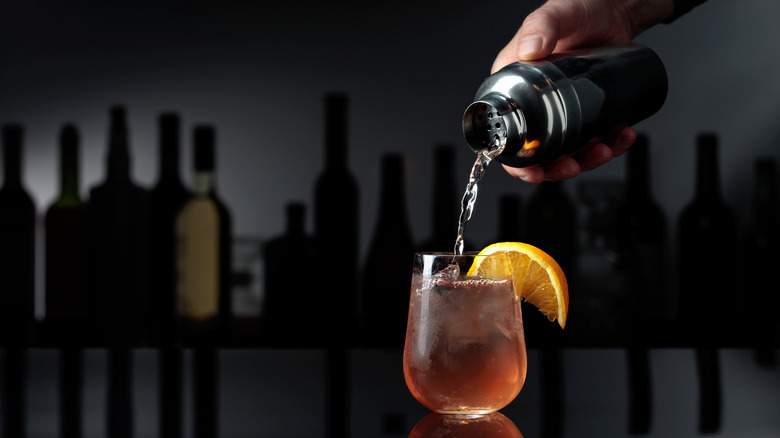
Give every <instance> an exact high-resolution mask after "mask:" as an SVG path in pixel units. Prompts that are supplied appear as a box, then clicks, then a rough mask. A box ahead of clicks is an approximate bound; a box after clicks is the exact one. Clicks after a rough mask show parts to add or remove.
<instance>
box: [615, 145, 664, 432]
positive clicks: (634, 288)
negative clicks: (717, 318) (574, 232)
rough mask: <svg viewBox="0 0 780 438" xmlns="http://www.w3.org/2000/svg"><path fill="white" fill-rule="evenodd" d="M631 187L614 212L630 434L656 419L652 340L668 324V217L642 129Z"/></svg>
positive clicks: (631, 163) (632, 154) (631, 159)
mask: <svg viewBox="0 0 780 438" xmlns="http://www.w3.org/2000/svg"><path fill="white" fill-rule="evenodd" d="M626 179H627V188H626V193H625V195H624V197H623V201H622V202H621V203H620V206H619V207H618V210H617V212H616V221H615V223H616V226H617V237H618V248H619V249H618V253H619V256H620V265H621V268H622V270H623V271H624V272H625V273H626V276H627V281H626V284H625V290H624V291H623V295H624V296H626V297H628V298H629V301H628V303H627V304H628V305H627V306H625V307H626V308H627V309H631V310H630V311H629V312H628V314H629V315H630V318H628V320H629V321H630V325H629V326H628V327H626V328H627V329H628V331H629V337H628V350H627V352H626V358H627V361H626V362H627V365H628V379H629V382H628V383H629V424H628V430H629V433H630V434H632V435H643V434H647V433H649V432H650V428H651V423H652V406H653V403H652V392H651V391H652V384H651V383H652V376H651V372H650V354H651V353H650V351H649V348H648V347H650V346H651V344H658V343H662V344H663V343H664V342H665V339H666V336H665V333H664V330H665V329H666V330H668V329H669V328H670V323H671V317H670V313H669V310H668V305H669V297H668V284H667V281H668V274H667V273H668V266H667V263H666V260H669V255H668V246H667V245H668V244H667V236H666V218H665V216H664V213H663V211H662V210H661V207H660V206H659V205H658V204H657V203H656V202H655V199H653V196H652V191H651V184H650V182H651V181H650V160H649V138H648V136H647V134H644V133H640V134H639V135H638V136H637V139H636V141H635V142H634V144H633V145H632V146H631V149H630V150H629V152H628V169H627V178H626Z"/></svg>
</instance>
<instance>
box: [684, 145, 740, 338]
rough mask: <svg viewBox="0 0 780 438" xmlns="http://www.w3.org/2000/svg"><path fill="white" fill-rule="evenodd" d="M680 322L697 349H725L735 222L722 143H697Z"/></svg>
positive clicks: (686, 220)
mask: <svg viewBox="0 0 780 438" xmlns="http://www.w3.org/2000/svg"><path fill="white" fill-rule="evenodd" d="M677 227H678V228H677V236H678V239H679V241H678V245H679V247H678V251H679V253H678V260H679V274H680V277H679V288H680V289H679V295H680V300H681V302H680V314H681V317H680V319H681V320H683V321H685V322H687V325H686V330H685V332H686V333H687V334H688V336H689V338H688V341H689V342H690V343H692V344H693V345H694V346H703V345H709V346H726V345H729V344H730V343H731V342H732V339H731V337H730V334H731V333H733V331H734V329H735V327H733V326H732V324H729V323H726V321H730V320H731V316H730V315H731V314H732V311H731V309H732V307H733V306H734V302H733V297H734V295H735V294H734V291H735V290H736V278H735V269H734V255H735V254H736V249H737V248H736V233H737V226H736V219H735V217H734V214H733V212H732V210H731V208H730V206H729V205H728V204H727V203H726V202H725V201H724V200H723V197H722V195H721V189H720V176H719V170H718V138H717V136H716V135H715V134H709V133H705V134H701V135H699V136H698V138H697V159H696V192H695V195H694V197H693V199H692V200H691V201H690V203H688V204H687V205H686V206H685V208H684V209H683V211H682V212H681V214H680V217H679V219H678V224H677Z"/></svg>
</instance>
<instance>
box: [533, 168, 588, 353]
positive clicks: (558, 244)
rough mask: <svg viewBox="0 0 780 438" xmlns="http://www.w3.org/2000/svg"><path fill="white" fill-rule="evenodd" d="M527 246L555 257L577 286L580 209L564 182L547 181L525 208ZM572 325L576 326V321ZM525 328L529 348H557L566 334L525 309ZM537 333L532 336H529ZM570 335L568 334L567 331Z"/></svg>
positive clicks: (569, 281) (545, 319) (569, 280)
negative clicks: (532, 246) (535, 346)
mask: <svg viewBox="0 0 780 438" xmlns="http://www.w3.org/2000/svg"><path fill="white" fill-rule="evenodd" d="M526 220H527V228H526V233H527V236H526V238H527V239H528V243H530V244H532V245H534V246H537V247H539V248H540V249H542V250H543V251H545V252H546V253H548V254H549V255H550V256H551V257H553V258H554V259H555V260H556V261H557V262H558V264H559V265H560V266H561V268H562V269H563V272H564V273H565V275H566V280H567V282H568V283H569V284H570V285H573V284H576V267H577V255H578V253H579V236H578V232H579V218H578V212H577V206H576V205H575V204H574V201H573V200H572V198H571V196H569V194H568V193H567V192H566V190H565V187H564V183H563V181H546V182H543V183H541V184H539V186H538V187H537V188H536V190H535V191H534V193H533V194H532V195H531V197H530V198H529V199H528V206H527V208H526ZM570 323H572V324H575V325H576V322H575V321H574V318H572V320H571V321H570ZM523 325H524V326H525V327H526V333H528V334H529V335H528V340H527V342H528V344H529V345H531V346H532V345H539V346H543V345H548V344H551V343H553V344H555V345H558V344H559V342H560V341H561V337H562V336H565V334H564V333H563V332H562V331H561V330H560V329H559V328H557V327H554V326H553V324H550V322H549V321H548V320H547V317H545V316H544V315H542V313H541V312H539V311H537V310H536V309H534V308H532V306H524V310H523ZM532 332H535V334H534V335H533V336H532V335H530V333H532ZM567 332H569V330H567Z"/></svg>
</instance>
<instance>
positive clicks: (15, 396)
mask: <svg viewBox="0 0 780 438" xmlns="http://www.w3.org/2000/svg"><path fill="white" fill-rule="evenodd" d="M23 134H24V128H23V127H22V126H21V125H16V124H13V125H4V126H3V173H4V182H3V186H2V188H0V347H6V348H5V351H4V355H3V357H2V359H3V363H2V366H0V378H1V379H2V381H1V382H0V384H2V388H3V390H2V392H0V397H1V398H2V399H1V400H0V404H1V405H2V418H3V429H2V430H3V434H2V435H3V436H9V437H10V436H15V437H24V436H25V435H26V427H25V421H26V415H25V409H24V407H25V386H24V385H25V378H26V375H27V373H26V368H27V367H26V364H27V352H26V348H27V347H28V346H30V344H31V342H32V341H31V336H32V329H33V324H34V322H35V314H34V308H35V307H34V305H35V302H34V300H35V289H34V287H35V277H34V269H35V265H34V263H35V261H34V256H35V254H34V249H35V204H34V202H33V200H32V198H31V197H30V195H29V194H28V193H27V191H26V190H25V188H24V186H23V184H22V143H23Z"/></svg>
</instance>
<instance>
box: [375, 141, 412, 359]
mask: <svg viewBox="0 0 780 438" xmlns="http://www.w3.org/2000/svg"><path fill="white" fill-rule="evenodd" d="M378 213H379V214H378V216H377V223H376V226H375V227H374V235H373V238H372V239H371V244H370V245H369V248H368V254H367V256H366V262H365V267H364V269H363V324H364V328H365V333H364V335H365V338H364V339H365V341H366V344H367V345H368V346H373V347H402V346H403V342H404V336H405V333H406V318H407V316H408V312H409V310H408V309H409V278H410V277H409V276H410V275H411V272H410V266H411V264H410V263H411V262H410V260H412V257H413V256H414V241H413V239H412V231H411V227H410V226H409V216H408V214H407V209H406V184H405V175H404V161H403V156H402V155H400V154H385V155H383V156H382V169H381V191H380V197H379V211H378Z"/></svg>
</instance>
